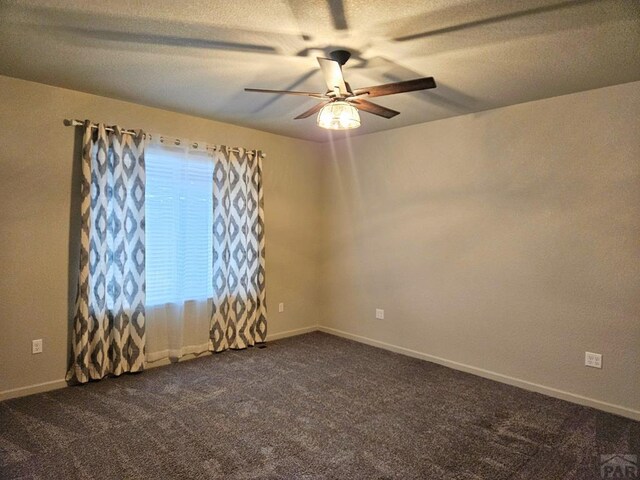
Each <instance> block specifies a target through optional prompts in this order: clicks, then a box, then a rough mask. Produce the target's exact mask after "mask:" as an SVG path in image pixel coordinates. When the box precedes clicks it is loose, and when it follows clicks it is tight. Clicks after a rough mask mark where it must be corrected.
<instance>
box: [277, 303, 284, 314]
mask: <svg viewBox="0 0 640 480" xmlns="http://www.w3.org/2000/svg"><path fill="white" fill-rule="evenodd" d="M278 312H280V313H282V312H284V303H282V302H280V303H279V304H278Z"/></svg>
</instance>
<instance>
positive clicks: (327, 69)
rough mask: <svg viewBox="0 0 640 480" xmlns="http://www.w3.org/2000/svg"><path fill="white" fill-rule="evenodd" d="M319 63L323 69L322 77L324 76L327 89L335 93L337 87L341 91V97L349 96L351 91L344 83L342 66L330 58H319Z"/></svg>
mask: <svg viewBox="0 0 640 480" xmlns="http://www.w3.org/2000/svg"><path fill="white" fill-rule="evenodd" d="M318 63H319V64H320V68H321V69H322V75H323V76H324V81H325V83H326V84H327V89H328V90H329V91H331V92H333V91H334V90H335V89H336V87H337V88H338V90H340V95H345V96H346V95H348V94H349V91H348V90H347V86H346V85H345V83H344V77H343V76H342V68H340V64H339V63H338V62H336V61H335V60H331V59H330V58H322V57H318Z"/></svg>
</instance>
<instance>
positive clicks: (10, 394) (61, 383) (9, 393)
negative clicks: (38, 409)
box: [0, 378, 67, 402]
mask: <svg viewBox="0 0 640 480" xmlns="http://www.w3.org/2000/svg"><path fill="white" fill-rule="evenodd" d="M66 386H67V382H66V381H65V379H64V378H62V379H60V380H52V381H50V382H43V383H36V384H35V385H27V386H26V387H18V388H12V389H11V390H4V391H3V392H0V402H1V401H3V400H9V399H10V398H17V397H26V396H27V395H32V394H34V393H42V392H49V391H51V390H58V389H59V388H64V387H66Z"/></svg>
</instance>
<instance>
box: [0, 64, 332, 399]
mask: <svg viewBox="0 0 640 480" xmlns="http://www.w3.org/2000/svg"><path fill="white" fill-rule="evenodd" d="M212 94H215V92H212ZM64 118H79V119H84V118H89V119H92V120H94V121H104V122H106V123H117V124H120V125H122V126H124V127H129V128H143V129H145V130H147V131H150V132H158V133H166V134H169V135H175V136H184V137H188V138H191V139H194V140H203V141H209V142H213V143H222V144H227V145H237V146H244V147H249V148H261V149H263V150H264V151H265V152H266V153H267V158H266V160H265V161H264V184H265V229H266V234H267V236H266V249H267V269H268V272H267V297H268V300H267V301H268V305H269V306H270V308H269V333H270V335H273V334H277V333H281V332H285V331H290V330H294V329H299V328H304V327H311V326H315V325H317V324H318V322H319V318H318V311H319V309H318V300H319V296H318V289H317V285H318V281H319V278H318V265H319V262H318V255H319V251H320V250H319V249H320V240H319V237H318V235H317V231H318V227H319V220H320V212H319V208H318V205H319V204H320V197H319V196H320V193H321V190H320V184H319V181H318V179H319V177H320V173H321V171H320V168H321V163H320V161H319V157H318V156H317V153H316V152H317V148H314V147H315V145H316V144H311V143H309V142H305V141H301V140H295V139H292V138H287V137H282V136H277V135H272V134H268V133H264V132H259V131H255V130H250V129H246V128H240V127H236V126H233V125H227V124H222V123H217V122H213V121H209V120H205V119H201V118H195V117H190V116H187V115H181V114H177V113H172V112H168V111H163V110H158V109H153V108H148V107H143V106H140V105H134V104H131V103H126V102H121V101H116V100H111V99H108V98H103V97H97V96H94V95H87V94H84V93H79V92H74V91H71V90H64V89H60V88H54V87H50V86H45V85H41V84H37V83H31V82H26V81H22V80H16V79H13V78H8V77H2V76H0V205H1V207H0V231H1V236H0V265H1V270H0V271H1V275H0V392H3V391H6V390H9V389H15V388H20V387H25V386H29V385H34V384H39V383H43V382H51V381H56V380H60V379H62V378H63V377H64V373H65V368H66V361H67V334H68V316H69V300H68V299H69V295H70V291H69V290H70V289H73V292H71V295H74V294H75V289H74V284H73V281H72V282H71V285H69V283H70V282H69V275H70V273H69V271H70V269H69V264H70V257H71V265H72V266H75V265H76V264H77V258H76V251H75V250H73V251H72V252H71V255H70V248H69V239H70V227H71V226H73V224H71V223H70V218H71V214H70V209H71V201H72V198H75V199H76V200H74V201H77V191H76V195H75V196H73V195H72V175H73V168H72V162H73V158H74V155H73V150H74V129H73V128H69V127H65V126H63V123H62V121H63V119H64ZM76 188H77V187H76ZM73 218H74V220H75V216H74V217H73ZM76 228H77V227H74V228H72V229H71V230H72V232H71V235H72V236H73V230H75V229H76ZM278 302H284V303H285V311H284V312H283V313H278V309H277V303H278ZM274 307H275V308H274ZM35 338H42V339H44V353H43V354H41V355H32V354H31V340H32V339H35Z"/></svg>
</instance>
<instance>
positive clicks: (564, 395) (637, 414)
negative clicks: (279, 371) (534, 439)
mask: <svg viewBox="0 0 640 480" xmlns="http://www.w3.org/2000/svg"><path fill="white" fill-rule="evenodd" d="M318 330H319V331H321V332H324V333H329V334H331V335H337V336H339V337H343V338H348V339H349V340H355V341H356V342H360V343H366V344H367V345H371V346H373V347H378V348H382V349H384V350H389V351H392V352H395V353H401V354H403V355H407V356H409V357H414V358H419V359H421V360H426V361H428V362H433V363H437V364H439V365H444V366H445V367H449V368H453V369H454V370H460V371H463V372H467V373H471V374H473V375H478V376H479V377H484V378H488V379H490V380H495V381H497V382H501V383H506V384H508V385H513V386H514V387H519V388H523V389H525V390H530V391H532V392H537V393H542V394H543V395H548V396H549V397H554V398H559V399H561V400H566V401H568V402H572V403H577V404H578V405H584V406H587V407H592V408H596V409H598V410H603V411H605V412H609V413H614V414H616V415H620V416H622V417H627V418H631V419H632V420H640V411H639V410H634V409H631V408H627V407H623V406H621V405H614V404H611V403H607V402H603V401H600V400H596V399H594V398H589V397H584V396H582V395H577V394H575V393H571V392H565V391H563V390H558V389H557V388H552V387H547V386H544V385H539V384H537V383H533V382H528V381H526V380H521V379H519V378H514V377H510V376H508V375H503V374H501V373H497V372H492V371H490V370H484V369H482V368H478V367H473V366H471V365H466V364H464V363H459V362H454V361H453V360H447V359H446V358H441V357H436V356H434V355H429V354H428V353H423V352H418V351H416V350H411V349H408V348H404V347H399V346H397V345H392V344H390V343H385V342H380V341H378V340H373V339H371V338H367V337H363V336H360V335H354V334H352V333H348V332H344V331H342V330H337V329H335V328H329V327H323V326H320V327H318Z"/></svg>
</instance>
